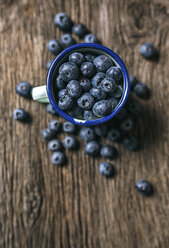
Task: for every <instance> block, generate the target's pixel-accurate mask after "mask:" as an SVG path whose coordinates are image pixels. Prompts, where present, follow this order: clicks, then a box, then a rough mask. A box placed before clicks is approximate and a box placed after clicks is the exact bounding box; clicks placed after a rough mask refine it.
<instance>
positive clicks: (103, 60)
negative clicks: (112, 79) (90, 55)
mask: <svg viewBox="0 0 169 248" xmlns="http://www.w3.org/2000/svg"><path fill="white" fill-rule="evenodd" d="M93 63H94V65H95V66H96V69H97V70H98V71H101V72H106V71H107V69H108V68H109V67H110V66H112V64H113V62H112V60H111V59H110V58H109V57H108V56H106V55H99V56H97V57H96V58H95V59H94V61H93Z"/></svg>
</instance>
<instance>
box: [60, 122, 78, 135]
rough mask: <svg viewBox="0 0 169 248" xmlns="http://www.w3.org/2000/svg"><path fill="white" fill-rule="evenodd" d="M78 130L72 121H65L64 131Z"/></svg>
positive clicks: (72, 131)
mask: <svg viewBox="0 0 169 248" xmlns="http://www.w3.org/2000/svg"><path fill="white" fill-rule="evenodd" d="M75 131H76V125H75V124H73V123H72V122H69V121H66V122H64V123H63V132H65V133H74V132H75Z"/></svg>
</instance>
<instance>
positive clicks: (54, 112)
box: [46, 103, 57, 115]
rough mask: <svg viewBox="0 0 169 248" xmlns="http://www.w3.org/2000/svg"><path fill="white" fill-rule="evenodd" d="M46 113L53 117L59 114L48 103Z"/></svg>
mask: <svg viewBox="0 0 169 248" xmlns="http://www.w3.org/2000/svg"><path fill="white" fill-rule="evenodd" d="M46 111H47V112H48V113H50V114H51V115H56V114H57V112H56V110H55V109H54V107H53V106H52V104H50V103H48V104H47V105H46Z"/></svg>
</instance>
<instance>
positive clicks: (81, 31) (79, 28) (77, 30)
mask: <svg viewBox="0 0 169 248" xmlns="http://www.w3.org/2000/svg"><path fill="white" fill-rule="evenodd" d="M72 33H73V34H75V35H77V36H78V37H79V38H83V37H84V36H85V34H87V33H88V30H87V28H86V27H85V25H83V24H81V23H78V24H75V25H73V27H72Z"/></svg>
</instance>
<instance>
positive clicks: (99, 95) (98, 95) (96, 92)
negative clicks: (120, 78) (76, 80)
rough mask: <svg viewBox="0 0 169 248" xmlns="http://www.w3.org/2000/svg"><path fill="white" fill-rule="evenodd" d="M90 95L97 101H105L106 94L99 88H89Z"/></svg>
mask: <svg viewBox="0 0 169 248" xmlns="http://www.w3.org/2000/svg"><path fill="white" fill-rule="evenodd" d="M90 94H91V95H92V96H93V97H94V98H95V99H96V100H97V101H99V100H104V99H106V96H107V95H106V92H104V91H103V90H101V89H99V88H91V90H90Z"/></svg>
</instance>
